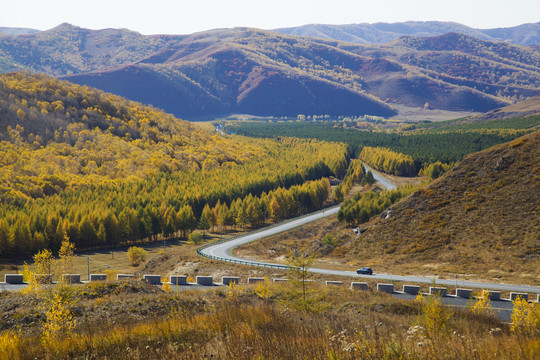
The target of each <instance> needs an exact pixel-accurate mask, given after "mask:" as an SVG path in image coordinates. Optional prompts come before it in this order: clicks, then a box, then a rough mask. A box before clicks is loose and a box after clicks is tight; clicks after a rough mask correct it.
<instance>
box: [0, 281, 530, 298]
mask: <svg viewBox="0 0 540 360" xmlns="http://www.w3.org/2000/svg"><path fill="white" fill-rule="evenodd" d="M35 276H36V278H38V281H39V282H40V283H51V282H52V281H51V279H52V277H51V275H48V276H47V275H44V274H36V275H35ZM62 277H63V279H64V281H66V282H68V283H71V284H77V283H81V275H80V274H63V275H62ZM116 279H117V280H129V279H135V275H133V274H117V275H116ZM143 279H144V280H145V281H146V282H148V283H149V284H151V285H161V284H162V281H161V275H143ZM105 280H107V275H106V274H90V281H91V282H93V281H105ZM169 280H170V281H169V283H170V284H172V285H184V286H187V285H200V286H214V285H225V286H228V285H230V284H231V283H235V284H238V283H239V282H240V279H239V278H238V277H234V276H223V277H222V278H221V283H218V284H215V283H214V281H213V278H212V276H197V277H196V278H195V284H191V283H189V282H188V277H187V276H186V275H171V276H170V278H169ZM262 281H265V279H264V278H261V277H249V278H248V279H247V283H248V284H255V283H258V282H262ZM273 281H274V282H280V281H288V279H283V278H275V279H273ZM4 282H5V283H6V284H24V279H23V275H21V274H6V275H5V276H4ZM326 285H333V286H342V285H343V282H341V281H326ZM350 287H351V289H353V290H368V283H366V282H351V286H350ZM377 291H382V292H386V293H390V294H393V293H404V294H409V295H415V296H416V295H418V294H419V293H420V286H418V285H403V290H402V291H396V290H394V284H381V283H379V284H377ZM429 295H439V296H456V297H460V298H465V299H470V298H472V295H473V290H472V289H461V288H458V289H456V293H455V295H448V294H447V291H446V288H443V287H430V288H429ZM488 296H489V298H490V300H511V301H513V300H515V299H516V298H517V297H521V298H523V299H525V300H528V293H521V292H511V293H510V298H509V299H501V293H500V292H499V291H488ZM536 301H537V302H540V294H537V299H536Z"/></svg>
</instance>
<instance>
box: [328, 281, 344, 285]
mask: <svg viewBox="0 0 540 360" xmlns="http://www.w3.org/2000/svg"><path fill="white" fill-rule="evenodd" d="M326 285H343V283H342V282H341V281H331V280H329V281H327V282H326Z"/></svg>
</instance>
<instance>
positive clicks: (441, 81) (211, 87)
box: [0, 24, 540, 119]
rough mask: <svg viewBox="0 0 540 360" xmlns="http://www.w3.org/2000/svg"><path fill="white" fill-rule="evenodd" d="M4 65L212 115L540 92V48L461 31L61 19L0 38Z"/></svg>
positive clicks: (352, 109)
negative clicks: (167, 30) (111, 24)
mask: <svg viewBox="0 0 540 360" xmlns="http://www.w3.org/2000/svg"><path fill="white" fill-rule="evenodd" d="M0 51H1V53H0V71H1V72H7V71H14V70H20V69H27V70H31V71H36V72H45V73H48V74H50V75H54V76H65V78H66V79H68V80H70V81H73V82H76V83H79V84H86V85H90V86H94V87H97V88H100V89H103V90H106V91H109V92H112V93H115V94H118V95H122V96H125V97H127V98H130V99H132V100H136V101H141V102H143V103H146V104H152V105H154V106H157V107H160V108H163V109H165V110H166V111H167V112H169V113H173V114H174V115H176V116H180V117H184V118H190V119H208V118H214V117H221V116H227V115H230V114H251V115H260V116H277V117H281V116H289V117H291V116H294V117H296V116H297V115H299V114H303V115H332V116H338V115H345V116H352V115H354V116H356V115H364V114H368V115H379V116H384V117H388V116H392V115H395V114H396V112H397V110H396V106H395V105H400V106H405V107H413V108H417V107H421V108H426V109H443V110H448V111H465V112H474V111H476V112H478V111H481V112H484V111H488V110H491V109H495V108H498V107H501V106H504V105H507V104H510V103H513V102H516V101H519V100H520V99H524V98H527V97H530V96H535V95H539V94H540V70H539V69H540V66H539V64H540V53H539V52H538V51H536V50H534V49H531V48H526V47H522V46H516V45H511V44H508V43H501V42H492V41H485V40H479V39H477V38H474V37H472V36H466V35H461V34H456V33H450V34H445V35H440V36H436V37H431V38H415V37H406V38H402V39H399V40H396V41H394V42H393V43H389V44H385V45H360V44H353V43H346V42H340V41H336V40H325V39H315V38H306V37H295V36H289V35H283V34H279V33H275V32H270V31H264V30H257V29H247V28H235V29H219V30H211V31H206V32H202V33H196V34H191V35H188V36H176V35H173V36H143V35H140V34H138V33H135V32H131V31H128V30H116V29H105V30H96V31H93V30H87V29H82V28H78V27H75V26H71V25H69V24H63V25H61V26H59V27H57V28H54V29H51V30H49V31H43V32H39V33H36V34H28V35H16V36H15V35H13V36H7V35H6V36H2V37H0Z"/></svg>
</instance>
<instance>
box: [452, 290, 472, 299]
mask: <svg viewBox="0 0 540 360" xmlns="http://www.w3.org/2000/svg"><path fill="white" fill-rule="evenodd" d="M456 296H457V297H460V298H464V299H470V298H471V296H472V289H456Z"/></svg>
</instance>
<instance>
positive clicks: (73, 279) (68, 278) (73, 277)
mask: <svg viewBox="0 0 540 360" xmlns="http://www.w3.org/2000/svg"><path fill="white" fill-rule="evenodd" d="M62 278H63V280H64V281H65V282H66V283H68V284H79V283H80V282H81V275H80V274H62Z"/></svg>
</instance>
